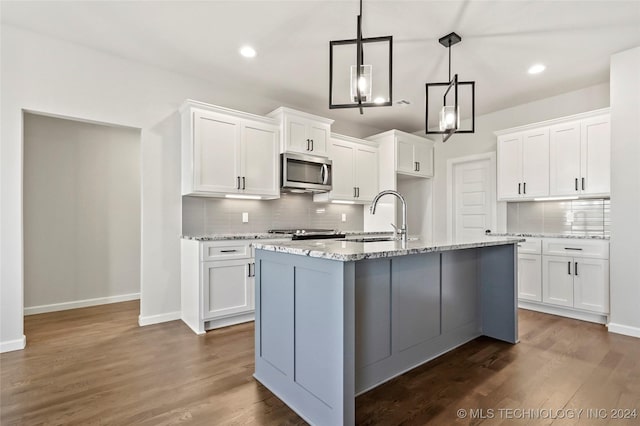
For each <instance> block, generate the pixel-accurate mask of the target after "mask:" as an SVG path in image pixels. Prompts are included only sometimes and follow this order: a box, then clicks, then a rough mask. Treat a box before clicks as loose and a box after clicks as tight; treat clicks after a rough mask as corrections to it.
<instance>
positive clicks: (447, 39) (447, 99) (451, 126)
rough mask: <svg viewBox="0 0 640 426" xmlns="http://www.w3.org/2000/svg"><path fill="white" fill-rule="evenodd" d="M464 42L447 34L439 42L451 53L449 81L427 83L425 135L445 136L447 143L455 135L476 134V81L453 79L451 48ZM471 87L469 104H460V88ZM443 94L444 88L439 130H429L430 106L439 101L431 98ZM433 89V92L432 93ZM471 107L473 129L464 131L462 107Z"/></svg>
mask: <svg viewBox="0 0 640 426" xmlns="http://www.w3.org/2000/svg"><path fill="white" fill-rule="evenodd" d="M460 41H462V37H460V36H459V35H458V34H456V33H450V34H447V35H446V36H444V37H441V38H440V39H439V40H438V42H439V43H440V44H441V45H443V46H444V47H446V48H447V49H448V53H449V80H448V81H447V82H442V83H427V84H426V91H427V93H426V114H425V115H426V119H425V133H426V134H428V135H432V134H438V135H444V136H443V137H442V141H443V142H446V141H447V140H448V139H449V138H450V137H451V136H452V135H453V134H454V133H474V132H475V84H476V83H475V81H458V74H455V75H454V76H453V78H451V46H453V45H454V44H457V43H459V42H460ZM461 87H469V88H470V92H471V97H470V99H469V100H467V102H462V103H461V102H460V101H461V96H460V88H461ZM436 88H440V89H439V93H440V94H441V93H442V89H443V88H444V89H445V90H444V94H443V95H442V102H441V103H440V105H441V107H440V112H439V116H438V130H430V129H429V106H430V102H431V104H436V105H437V104H438V102H437V101H435V102H433V99H431V100H430V97H434V96H435V93H436V92H438V89H436ZM430 89H431V92H430ZM461 104H463V105H465V106H469V105H470V108H471V128H470V129H466V130H463V129H461V128H460V105H461Z"/></svg>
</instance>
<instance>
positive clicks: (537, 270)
mask: <svg viewBox="0 0 640 426" xmlns="http://www.w3.org/2000/svg"><path fill="white" fill-rule="evenodd" d="M518 298H519V299H526V300H534V301H536V302H541V301H542V258H541V256H540V255H535V254H519V255H518Z"/></svg>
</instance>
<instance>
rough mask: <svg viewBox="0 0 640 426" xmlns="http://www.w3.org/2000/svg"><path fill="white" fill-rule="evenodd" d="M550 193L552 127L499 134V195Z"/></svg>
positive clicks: (517, 196)
mask: <svg viewBox="0 0 640 426" xmlns="http://www.w3.org/2000/svg"><path fill="white" fill-rule="evenodd" d="M546 195H549V129H546V128H543V129H535V130H528V131H525V132H518V133H513V134H506V135H502V136H499V137H498V199H499V200H513V199H530V198H533V197H544V196H546Z"/></svg>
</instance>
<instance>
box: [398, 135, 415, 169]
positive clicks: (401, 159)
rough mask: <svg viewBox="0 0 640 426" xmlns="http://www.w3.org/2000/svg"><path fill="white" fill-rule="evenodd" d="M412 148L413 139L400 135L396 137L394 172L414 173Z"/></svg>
mask: <svg viewBox="0 0 640 426" xmlns="http://www.w3.org/2000/svg"><path fill="white" fill-rule="evenodd" d="M413 149H414V143H413V141H408V140H404V139H402V137H401V136H398V137H397V138H396V172H401V173H403V172H404V173H412V174H413V173H416V164H415V156H414V153H413Z"/></svg>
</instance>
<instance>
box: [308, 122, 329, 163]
mask: <svg viewBox="0 0 640 426" xmlns="http://www.w3.org/2000/svg"><path fill="white" fill-rule="evenodd" d="M329 134H330V128H329V126H327V125H325V124H320V123H314V122H310V123H309V139H311V146H310V148H311V151H310V152H311V154H313V155H322V156H326V155H327V147H328V144H329Z"/></svg>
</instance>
